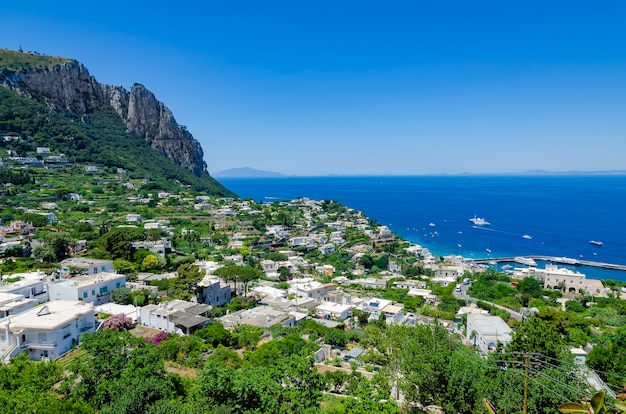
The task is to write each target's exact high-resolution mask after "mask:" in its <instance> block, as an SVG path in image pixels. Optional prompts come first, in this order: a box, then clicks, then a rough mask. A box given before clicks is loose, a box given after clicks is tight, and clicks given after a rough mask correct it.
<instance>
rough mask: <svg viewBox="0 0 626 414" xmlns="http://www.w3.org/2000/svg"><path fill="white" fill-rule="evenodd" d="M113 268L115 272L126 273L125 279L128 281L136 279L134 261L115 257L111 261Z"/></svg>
mask: <svg viewBox="0 0 626 414" xmlns="http://www.w3.org/2000/svg"><path fill="white" fill-rule="evenodd" d="M113 269H114V270H115V271H116V272H117V273H121V274H123V275H126V280H129V281H132V280H137V279H136V276H137V267H136V266H135V264H134V263H132V262H129V261H128V260H124V259H115V260H114V261H113Z"/></svg>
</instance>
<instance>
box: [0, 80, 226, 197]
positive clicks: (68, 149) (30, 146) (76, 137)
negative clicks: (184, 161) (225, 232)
mask: <svg viewBox="0 0 626 414" xmlns="http://www.w3.org/2000/svg"><path fill="white" fill-rule="evenodd" d="M0 135H2V136H4V135H14V136H19V137H20V139H19V140H18V139H14V140H4V139H3V140H2V142H0V156H6V155H7V150H12V151H15V153H16V154H17V155H19V156H22V157H26V156H31V157H32V156H36V157H38V158H45V157H42V156H41V155H38V154H36V149H37V147H47V148H49V149H50V151H51V153H52V154H59V153H62V154H65V156H66V158H67V160H68V161H69V162H70V163H80V164H94V165H97V166H98V167H104V168H107V167H108V168H123V169H125V170H126V171H127V173H128V174H129V176H130V177H131V178H148V179H150V181H151V182H153V183H156V184H157V185H158V186H159V187H160V188H163V189H170V188H172V186H174V185H176V181H174V180H177V181H178V182H180V183H181V184H184V185H190V186H192V188H193V189H195V190H197V191H203V192H207V193H210V194H215V195H231V194H232V193H231V192H230V191H229V190H228V189H226V188H225V187H224V186H222V185H221V184H220V183H218V182H217V181H215V180H214V179H213V178H212V177H210V176H209V175H208V173H206V172H204V173H203V174H202V176H200V177H197V176H195V175H193V174H192V173H191V172H189V171H187V170H185V169H184V168H182V167H180V166H178V165H176V164H174V163H173V162H171V161H170V160H168V159H167V158H166V157H165V156H163V155H161V154H159V153H158V152H156V151H155V150H153V149H152V148H150V147H149V145H148V144H147V143H146V141H145V140H144V139H143V138H141V137H138V136H137V135H134V134H131V133H128V132H126V127H125V125H124V123H123V122H122V121H121V120H120V119H119V117H118V116H117V115H116V114H115V113H114V112H113V111H112V110H101V111H99V112H95V113H92V114H88V115H75V114H71V113H60V112H57V111H53V110H50V109H49V108H48V107H46V106H45V105H43V104H40V103H38V102H36V101H33V100H31V99H27V98H23V97H21V96H20V95H18V94H17V93H15V92H13V91H11V90H8V89H5V88H0Z"/></svg>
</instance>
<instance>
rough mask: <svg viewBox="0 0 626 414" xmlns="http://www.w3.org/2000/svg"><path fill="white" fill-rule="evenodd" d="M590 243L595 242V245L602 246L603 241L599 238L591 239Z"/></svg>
mask: <svg viewBox="0 0 626 414" xmlns="http://www.w3.org/2000/svg"><path fill="white" fill-rule="evenodd" d="M589 244H593V245H594V246H602V242H601V241H597V240H589Z"/></svg>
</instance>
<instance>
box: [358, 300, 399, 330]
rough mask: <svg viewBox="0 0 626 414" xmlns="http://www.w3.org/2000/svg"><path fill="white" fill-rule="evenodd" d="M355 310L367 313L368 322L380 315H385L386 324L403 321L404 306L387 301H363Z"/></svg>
mask: <svg viewBox="0 0 626 414" xmlns="http://www.w3.org/2000/svg"><path fill="white" fill-rule="evenodd" d="M357 308H358V309H360V310H362V311H364V312H367V313H369V314H370V317H369V320H370V321H373V320H377V319H378V318H380V314H381V313H384V314H385V318H386V321H387V323H388V324H391V323H400V322H402V321H403V320H404V306H402V305H394V304H393V302H392V301H390V300H388V299H379V298H370V299H365V300H364V301H363V302H361V303H360V304H359V305H358V306H357Z"/></svg>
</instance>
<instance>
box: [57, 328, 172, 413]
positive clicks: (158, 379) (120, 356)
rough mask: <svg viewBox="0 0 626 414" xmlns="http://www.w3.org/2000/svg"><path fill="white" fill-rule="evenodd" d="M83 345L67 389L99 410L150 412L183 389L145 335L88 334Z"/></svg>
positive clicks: (109, 332) (109, 411)
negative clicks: (145, 338) (167, 371)
mask: <svg viewBox="0 0 626 414" xmlns="http://www.w3.org/2000/svg"><path fill="white" fill-rule="evenodd" d="M82 346H83V349H84V350H85V351H86V352H85V354H83V355H81V356H79V357H77V358H75V359H74V360H73V361H72V363H71V364H70V365H69V367H68V369H69V371H70V373H71V374H70V377H69V379H68V381H66V382H65V383H64V386H63V390H64V392H65V393H66V394H67V395H68V396H71V397H73V398H74V399H78V400H83V401H87V402H88V403H89V404H90V405H91V406H92V407H93V408H94V409H96V410H98V411H99V412H103V413H128V414H130V413H138V412H149V411H150V409H151V408H152V407H153V406H154V405H156V404H158V403H159V401H161V400H168V399H170V398H173V397H175V396H176V395H177V393H178V392H179V391H178V390H180V389H181V387H180V385H179V384H178V382H179V381H178V380H177V379H176V377H174V376H172V375H169V374H167V373H166V371H165V366H164V364H163V360H162V358H160V357H159V354H158V353H157V351H156V348H155V347H154V346H153V345H152V344H148V343H146V341H145V340H143V339H142V338H135V337H134V336H132V335H131V334H130V333H128V332H117V331H109V330H105V331H99V332H97V333H95V334H87V335H85V336H84V337H83V345H82Z"/></svg>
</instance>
